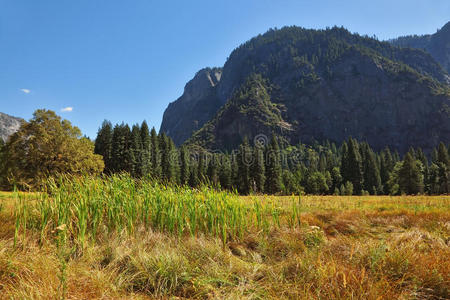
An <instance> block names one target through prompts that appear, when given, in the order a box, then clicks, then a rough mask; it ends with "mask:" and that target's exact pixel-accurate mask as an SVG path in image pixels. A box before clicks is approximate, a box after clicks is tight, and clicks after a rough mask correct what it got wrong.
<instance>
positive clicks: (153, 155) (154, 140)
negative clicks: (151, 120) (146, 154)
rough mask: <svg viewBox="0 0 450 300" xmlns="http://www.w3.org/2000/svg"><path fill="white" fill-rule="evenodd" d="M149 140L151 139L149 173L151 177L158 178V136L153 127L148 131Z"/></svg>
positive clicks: (159, 170) (159, 159)
mask: <svg viewBox="0 0 450 300" xmlns="http://www.w3.org/2000/svg"><path fill="white" fill-rule="evenodd" d="M150 141H151V145H152V146H151V149H150V150H151V151H150V161H151V170H150V173H151V174H152V176H153V177H156V178H159V177H160V176H161V165H160V163H161V151H160V144H159V138H158V135H157V134H156V130H155V128H154V127H153V128H152V130H151V132H150Z"/></svg>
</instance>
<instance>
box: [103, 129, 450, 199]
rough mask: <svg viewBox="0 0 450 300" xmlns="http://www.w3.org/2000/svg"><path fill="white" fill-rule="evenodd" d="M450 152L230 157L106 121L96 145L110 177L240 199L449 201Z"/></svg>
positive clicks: (253, 151) (271, 148)
mask: <svg viewBox="0 0 450 300" xmlns="http://www.w3.org/2000/svg"><path fill="white" fill-rule="evenodd" d="M449 151H450V147H448V146H446V145H445V144H444V143H440V144H439V146H438V147H437V148H436V149H434V150H433V151H432V152H431V154H429V155H428V156H427V155H426V154H425V153H424V152H423V151H422V150H421V149H420V148H419V149H414V148H411V149H410V150H409V151H408V152H407V153H406V154H405V155H403V157H400V155H399V153H398V152H396V151H391V149H389V148H388V147H386V148H385V149H384V150H382V151H378V152H376V151H374V150H373V149H372V148H371V147H370V145H369V144H367V143H366V142H359V141H357V140H355V139H353V138H349V139H348V140H347V141H345V142H343V143H342V144H341V145H340V146H337V145H336V144H335V143H330V142H325V143H322V144H321V143H318V142H315V143H313V144H311V145H306V144H301V143H300V144H298V145H289V144H288V143H286V142H285V141H283V140H280V139H279V138H277V137H276V136H274V135H273V136H272V137H271V138H270V139H265V140H263V142H262V143H261V142H258V141H256V143H255V142H253V143H250V142H249V140H248V139H244V141H243V142H242V144H241V145H240V146H239V148H238V149H236V150H235V151H231V152H229V153H228V152H215V151H212V152H211V151H205V150H204V149H201V148H199V147H195V146H192V145H182V146H181V147H179V148H177V147H176V146H175V144H174V143H173V141H172V140H171V139H170V137H168V136H167V135H165V134H164V133H160V134H157V133H156V131H155V129H154V128H152V129H151V130H149V127H148V125H147V123H146V122H145V121H144V122H143V123H142V124H141V125H137V124H136V125H133V126H132V127H131V128H130V126H129V125H127V124H124V123H122V124H116V125H115V126H113V125H112V124H111V122H109V121H104V122H103V124H102V126H101V127H100V129H99V131H98V135H97V138H96V140H95V149H94V152H95V153H96V154H99V155H102V156H103V160H104V163H105V169H104V172H105V173H106V174H111V173H118V172H128V173H130V174H131V175H132V176H134V177H136V178H142V177H147V176H149V177H152V178H155V179H158V180H162V181H164V182H172V183H176V184H183V185H190V186H192V187H197V186H199V185H202V184H211V185H214V186H217V187H221V188H224V189H230V190H237V191H238V192H239V193H240V194H250V193H267V194H292V193H296V194H297V193H309V194H329V195H331V194H334V195H353V194H354V195H361V194H371V195H386V194H391V195H400V194H422V193H426V194H448V193H449V191H450V159H449V156H450V155H449Z"/></svg>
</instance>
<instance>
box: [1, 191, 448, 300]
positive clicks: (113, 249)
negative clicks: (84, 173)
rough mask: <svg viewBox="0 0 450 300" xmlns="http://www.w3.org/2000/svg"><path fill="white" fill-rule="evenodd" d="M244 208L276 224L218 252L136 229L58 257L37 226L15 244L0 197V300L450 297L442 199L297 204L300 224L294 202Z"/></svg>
mask: <svg viewBox="0 0 450 300" xmlns="http://www.w3.org/2000/svg"><path fill="white" fill-rule="evenodd" d="M241 200H242V201H243V203H248V205H253V203H254V201H255V200H256V201H260V202H262V203H264V205H266V206H267V207H271V208H272V209H271V210H270V211H269V210H267V211H266V212H263V214H262V217H263V218H267V219H270V220H271V221H270V222H269V223H268V224H269V225H268V227H267V228H266V229H265V230H263V229H260V227H258V226H257V225H256V224H252V222H253V223H254V222H256V221H255V220H254V219H252V220H251V222H249V223H248V228H247V230H246V232H245V234H244V235H243V236H242V238H236V239H231V240H229V241H227V243H226V244H225V245H224V244H223V242H222V240H220V238H215V237H213V236H211V235H208V234H207V233H201V232H199V233H198V234H197V235H196V236H190V235H189V234H184V235H182V236H177V235H174V234H169V233H167V232H159V231H157V230H154V229H152V228H150V229H148V228H147V229H145V228H144V226H140V227H139V228H137V229H136V230H135V233H134V234H133V235H130V234H127V232H126V230H123V232H115V233H112V234H110V235H108V236H100V238H98V239H97V240H91V241H89V242H88V243H87V245H85V246H84V248H82V249H81V251H80V249H78V248H67V249H65V250H64V251H65V252H64V253H61V252H60V251H59V250H58V249H57V247H56V244H55V241H54V239H55V238H56V236H55V235H54V234H53V235H52V234H51V233H49V234H48V236H47V238H46V239H45V240H44V241H43V242H41V243H40V232H39V231H38V230H32V229H29V230H28V232H27V234H26V235H25V236H24V237H23V236H22V235H20V238H19V239H18V241H17V243H16V245H15V246H14V232H15V224H14V222H15V217H14V209H15V204H14V203H15V202H14V200H13V199H12V194H11V193H0V203H1V205H2V210H1V211H0V298H1V299H58V298H62V297H66V298H67V299H169V298H210V299H449V298H450V294H449V293H450V259H449V257H450V197H449V196H436V197H427V196H417V197H409V196H406V197H384V196H379V197H374V196H363V197H339V196H336V197H334V196H333V197H331V196H327V197H321V196H304V197H302V198H301V199H300V200H299V199H298V198H297V197H295V199H294V200H295V201H297V202H299V203H300V205H299V212H298V214H299V219H300V224H297V225H296V226H293V224H289V220H290V215H291V213H292V211H291V205H292V203H293V199H292V197H270V196H267V197H262V196H260V197H251V196H249V197H241ZM274 211H276V212H277V213H278V214H279V217H277V218H274V216H273V215H271V214H273V212H274ZM275 219H276V220H278V219H279V222H280V225H279V226H276V224H275V223H276V222H272V220H275ZM31 227H32V226H31ZM52 237H53V239H52Z"/></svg>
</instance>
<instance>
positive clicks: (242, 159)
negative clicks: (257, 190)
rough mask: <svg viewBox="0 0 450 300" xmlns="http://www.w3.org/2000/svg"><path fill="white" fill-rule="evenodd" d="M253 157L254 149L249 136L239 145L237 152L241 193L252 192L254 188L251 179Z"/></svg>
mask: <svg viewBox="0 0 450 300" xmlns="http://www.w3.org/2000/svg"><path fill="white" fill-rule="evenodd" d="M252 159H253V156H252V150H251V148H250V145H249V144H248V140H247V138H244V141H243V143H242V144H241V145H240V146H239V152H238V154H237V163H238V177H239V184H238V190H239V193H241V194H244V195H246V194H248V193H250V191H251V190H252V186H251V180H250V167H251V165H252V163H253V161H252Z"/></svg>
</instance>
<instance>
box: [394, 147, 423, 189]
mask: <svg viewBox="0 0 450 300" xmlns="http://www.w3.org/2000/svg"><path fill="white" fill-rule="evenodd" d="M398 183H399V188H400V190H401V191H402V192H404V193H406V194H408V195H412V194H418V193H422V192H423V178H422V175H421V170H420V168H419V165H418V161H417V160H416V159H415V158H414V156H413V155H412V154H411V152H408V153H406V155H405V159H404V160H403V165H402V167H401V169H400V171H399V178H398Z"/></svg>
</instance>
